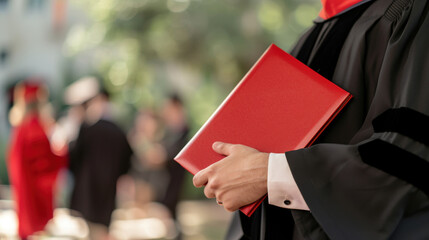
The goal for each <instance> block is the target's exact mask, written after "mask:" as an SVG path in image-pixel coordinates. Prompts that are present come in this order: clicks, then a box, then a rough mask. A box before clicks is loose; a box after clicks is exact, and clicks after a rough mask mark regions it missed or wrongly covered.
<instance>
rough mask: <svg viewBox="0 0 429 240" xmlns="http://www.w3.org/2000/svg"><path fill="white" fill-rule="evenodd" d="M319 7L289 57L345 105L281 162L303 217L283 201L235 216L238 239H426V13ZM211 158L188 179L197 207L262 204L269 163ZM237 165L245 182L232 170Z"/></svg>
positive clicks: (264, 156)
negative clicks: (210, 202)
mask: <svg viewBox="0 0 429 240" xmlns="http://www.w3.org/2000/svg"><path fill="white" fill-rule="evenodd" d="M322 5H323V7H324V8H323V10H322V11H321V14H320V16H319V17H318V18H317V19H316V20H315V24H314V26H313V27H312V28H311V29H309V30H308V31H307V32H306V33H305V34H304V35H303V36H302V38H301V39H300V40H299V42H298V43H297V45H296V47H295V48H294V49H293V50H292V52H291V53H292V54H293V55H294V56H295V57H297V58H298V59H299V60H300V61H302V62H304V63H305V64H307V65H308V66H310V67H311V68H312V69H314V70H315V71H317V72H319V73H320V74H321V75H323V76H325V77H326V78H328V79H329V80H331V81H332V82H334V83H335V84H337V85H339V86H340V87H342V88H343V89H345V90H347V91H349V92H350V93H351V94H352V95H353V96H354V97H353V99H352V101H351V102H350V103H349V104H348V105H347V106H346V107H345V109H344V110H343V111H342V112H341V113H340V114H339V115H338V117H337V118H336V119H335V120H334V121H333V122H332V123H331V125H329V127H328V128H327V129H326V130H325V131H324V132H323V134H322V135H321V136H320V137H319V139H318V141H317V142H316V143H315V144H314V145H313V146H312V147H309V148H306V149H300V150H296V151H291V152H286V153H285V154H283V155H284V161H287V164H286V165H287V166H288V168H289V169H290V171H289V173H287V172H285V173H284V174H285V175H287V174H289V175H291V177H292V178H293V180H294V181H293V182H295V186H297V187H298V189H299V192H300V194H301V197H302V198H303V199H304V201H305V204H306V208H305V209H304V208H302V209H300V210H299V208H297V209H296V208H294V207H293V205H294V201H295V200H294V199H293V198H291V196H289V195H287V194H285V195H284V199H283V200H284V204H283V205H284V206H281V204H280V205H279V204H277V205H276V206H274V205H273V204H269V203H268V201H266V202H265V203H264V204H263V207H262V208H259V209H258V210H257V212H256V213H255V214H254V215H253V216H252V217H251V218H247V217H246V216H244V215H241V216H240V219H241V227H242V234H241V238H242V239H429V228H428V227H427V226H428V222H429V198H428V196H429V185H428V184H427V177H425V176H427V175H428V174H429V162H428V161H429V127H428V123H429V94H428V90H429V47H428V43H429V16H428V9H429V3H428V1H426V0H372V1H353V0H344V1H337V0H324V1H323V0H322ZM213 148H214V150H215V151H217V152H219V153H221V154H224V155H226V156H227V157H226V158H225V159H223V160H222V161H220V162H218V163H216V164H215V165H212V166H210V167H208V168H207V169H205V170H202V171H201V172H200V173H198V174H196V175H195V177H194V185H196V186H197V187H202V186H203V185H204V184H206V186H205V194H206V196H207V197H209V198H216V199H217V200H218V201H220V202H221V204H222V205H223V206H224V207H225V209H227V210H229V211H235V210H237V209H238V208H239V207H241V206H243V205H246V204H248V203H251V202H253V201H255V200H257V199H259V198H260V197H262V196H263V195H264V194H266V193H267V192H268V199H270V194H271V193H270V192H269V191H268V190H267V179H269V178H270V176H267V175H269V173H268V174H267V172H268V162H270V161H271V159H270V158H271V156H272V155H269V154H268V153H260V152H258V151H257V150H254V149H251V148H248V147H246V146H241V145H232V144H227V143H220V144H217V145H214V147H213ZM244 161H246V162H249V161H251V162H252V166H254V167H253V169H252V171H253V172H252V173H253V174H249V173H248V172H246V171H250V170H249V169H247V168H239V167H236V166H240V164H239V163H241V162H243V163H244ZM220 169H229V170H228V171H220ZM241 175H242V176H246V177H241V178H240V177H237V176H241ZM269 201H270V202H271V200H269Z"/></svg>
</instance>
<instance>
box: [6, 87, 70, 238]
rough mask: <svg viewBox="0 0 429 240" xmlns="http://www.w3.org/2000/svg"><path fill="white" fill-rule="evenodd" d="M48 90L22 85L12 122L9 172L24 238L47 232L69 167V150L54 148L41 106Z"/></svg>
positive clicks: (12, 113)
mask: <svg viewBox="0 0 429 240" xmlns="http://www.w3.org/2000/svg"><path fill="white" fill-rule="evenodd" d="M46 99H47V91H46V89H45V88H44V87H43V86H42V84H40V83H38V82H26V83H21V84H18V85H17V87H16V89H15V92H14V107H13V108H12V109H11V112H10V120H11V124H12V126H14V128H13V130H12V134H11V141H10V147H9V156H8V171H9V176H10V181H11V184H12V186H13V196H14V199H15V202H16V211H17V215H18V223H19V225H18V233H19V236H20V237H21V238H22V239H26V238H27V237H28V236H30V235H32V234H33V233H35V232H38V231H41V230H43V229H44V227H45V225H46V223H47V222H48V221H49V220H50V219H51V218H52V217H53V205H54V203H53V189H54V186H55V181H56V177H57V174H58V172H59V170H60V169H61V168H62V167H63V166H65V164H66V162H67V156H66V154H64V153H65V152H66V149H64V148H63V149H61V148H55V147H54V148H51V143H50V141H49V139H48V137H47V134H46V132H47V131H46V130H47V127H48V126H47V125H48V124H47V122H46V121H44V120H42V119H44V118H43V117H42V115H41V111H40V107H41V105H42V103H43V102H44V100H46Z"/></svg>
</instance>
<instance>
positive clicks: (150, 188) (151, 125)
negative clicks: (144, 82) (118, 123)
mask: <svg viewBox="0 0 429 240" xmlns="http://www.w3.org/2000/svg"><path fill="white" fill-rule="evenodd" d="M162 132H163V131H162V127H161V123H160V119H159V117H158V116H157V115H156V114H155V113H153V112H152V111H151V110H142V111H141V112H140V113H139V114H138V115H137V117H136V119H135V126H134V129H133V131H132V132H131V134H130V142H131V145H132V148H133V150H134V154H135V158H134V159H135V160H136V161H134V163H133V171H132V175H133V177H134V179H135V186H136V193H135V194H136V199H135V200H136V204H137V205H142V204H144V203H147V202H150V201H156V202H160V201H162V200H163V199H164V196H165V192H166V188H167V184H168V179H169V176H168V172H167V170H166V166H165V165H166V157H167V156H166V150H165V148H164V146H163V145H162V144H161V140H162Z"/></svg>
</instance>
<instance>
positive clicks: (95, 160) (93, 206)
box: [70, 120, 132, 226]
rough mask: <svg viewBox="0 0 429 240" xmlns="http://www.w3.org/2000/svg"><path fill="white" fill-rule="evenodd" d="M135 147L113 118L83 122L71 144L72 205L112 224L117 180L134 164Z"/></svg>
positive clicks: (92, 219)
mask: <svg viewBox="0 0 429 240" xmlns="http://www.w3.org/2000/svg"><path fill="white" fill-rule="evenodd" d="M131 155H132V150H131V147H130V145H129V144H128V141H127V138H126V135H125V134H124V132H123V131H122V130H121V129H120V128H119V127H118V126H117V125H116V124H114V123H113V122H110V121H107V120H99V121H98V122H97V123H95V124H93V125H90V126H88V125H82V126H81V129H80V131H79V136H78V138H77V139H76V142H75V143H74V145H73V146H72V147H71V148H70V170H71V172H72V173H73V175H74V189H73V192H72V197H71V202H70V208H71V209H73V210H76V211H78V212H80V213H81V214H82V215H83V217H84V218H85V219H86V220H88V221H90V222H93V223H99V224H103V225H105V226H109V224H110V219H111V214H112V212H113V210H114V209H115V200H116V199H115V196H116V182H117V180H118V178H119V177H120V176H121V175H123V174H125V173H127V171H128V170H129V168H130V157H131Z"/></svg>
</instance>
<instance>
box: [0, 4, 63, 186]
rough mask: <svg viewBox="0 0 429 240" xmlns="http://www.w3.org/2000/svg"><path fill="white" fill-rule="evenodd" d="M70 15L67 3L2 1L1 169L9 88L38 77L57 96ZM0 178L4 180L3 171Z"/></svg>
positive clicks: (0, 7)
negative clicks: (19, 82)
mask: <svg viewBox="0 0 429 240" xmlns="http://www.w3.org/2000/svg"><path fill="white" fill-rule="evenodd" d="M67 11H68V6H67V1H66V0H0V154H1V155H0V165H4V148H5V145H6V142H7V141H6V139H7V136H8V133H9V127H8V121H7V112H8V108H9V106H8V102H9V100H8V99H7V90H8V88H10V86H12V85H13V84H14V83H15V82H16V81H18V80H21V79H23V78H25V77H28V76H38V77H41V78H43V79H45V80H46V81H47V84H48V86H49V88H50V90H51V91H52V93H53V94H54V95H55V94H57V92H58V91H57V90H59V89H60V87H61V86H62V83H63V82H64V81H63V73H62V72H63V71H62V69H63V68H62V64H63V56H62V44H63V42H64V38H65V34H66V28H67V26H66V25H67ZM0 169H5V168H4V167H3V166H1V167H0ZM0 177H1V178H0V179H4V171H3V170H1V171H0Z"/></svg>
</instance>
